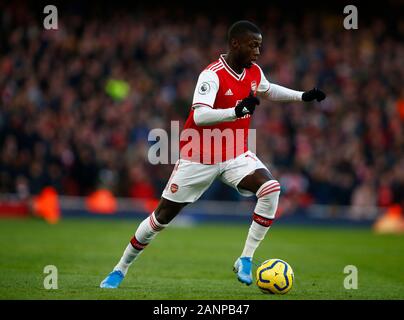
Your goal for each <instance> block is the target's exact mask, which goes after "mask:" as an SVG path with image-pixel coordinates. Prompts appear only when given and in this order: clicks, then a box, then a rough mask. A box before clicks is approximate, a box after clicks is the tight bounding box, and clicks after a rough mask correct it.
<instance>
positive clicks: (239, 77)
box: [220, 54, 245, 81]
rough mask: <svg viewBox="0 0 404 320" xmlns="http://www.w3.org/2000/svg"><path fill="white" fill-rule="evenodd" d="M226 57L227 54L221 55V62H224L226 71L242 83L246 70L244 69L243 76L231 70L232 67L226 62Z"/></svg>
mask: <svg viewBox="0 0 404 320" xmlns="http://www.w3.org/2000/svg"><path fill="white" fill-rule="evenodd" d="M225 56H226V55H225V54H221V55H220V61H222V63H223V65H224V68H225V69H226V71H227V72H228V73H229V74H230V75H231V76H232V77H233V78H235V79H236V80H238V81H241V80H243V79H244V76H245V68H244V69H243V72H242V73H241V74H238V73H237V72H236V71H234V70H233V69H232V68H230V66H229V65H228V64H227V62H226V60H225V59H224V57H225Z"/></svg>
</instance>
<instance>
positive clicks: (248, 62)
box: [100, 20, 325, 288]
mask: <svg viewBox="0 0 404 320" xmlns="http://www.w3.org/2000/svg"><path fill="white" fill-rule="evenodd" d="M261 44H262V35H261V31H260V30H259V28H258V27H257V26H256V25H255V24H253V23H251V22H249V21H244V20H243V21H238V22H236V23H234V24H233V25H232V26H231V27H230V28H229V31H228V52H227V53H226V54H222V55H220V57H219V59H218V60H216V61H215V62H213V63H211V64H210V65H209V66H208V67H206V69H205V70H203V71H202V72H201V74H200V75H199V79H198V82H197V85H196V88H195V91H194V97H193V103H192V107H191V111H190V114H189V117H188V119H187V121H186V123H185V125H184V128H183V131H182V133H181V138H180V159H179V160H178V161H177V163H176V165H175V167H174V169H173V172H172V174H171V177H170V179H169V181H168V183H167V186H166V188H165V190H164V191H163V194H162V197H161V200H160V202H159V204H158V206H157V208H156V209H155V210H154V212H153V213H151V215H150V216H149V217H148V218H147V219H145V220H143V221H142V222H141V223H140V225H139V227H138V228H137V230H136V232H135V234H134V236H133V237H132V238H131V240H130V243H129V244H128V246H127V247H126V249H125V251H124V253H123V255H122V257H121V259H120V261H119V262H118V264H117V265H116V266H115V267H114V268H113V271H112V272H111V273H110V274H109V275H108V276H107V277H106V278H105V279H104V280H103V281H102V282H101V284H100V287H101V288H117V287H118V286H119V284H120V283H121V282H122V280H123V278H124V277H125V275H126V273H127V271H128V268H129V266H130V265H131V264H132V263H133V261H134V260H135V259H136V258H138V257H139V255H140V254H141V253H142V252H143V250H144V249H145V247H146V246H147V245H148V244H149V243H150V242H151V241H152V240H153V239H154V238H155V237H156V235H157V234H158V233H159V232H160V231H162V230H163V229H164V228H165V227H166V226H167V225H168V224H169V223H170V221H171V220H172V219H173V218H174V217H175V216H176V215H177V214H178V213H179V212H180V211H181V209H182V208H184V207H185V206H186V205H187V204H189V203H193V202H195V201H196V200H198V199H199V198H200V197H201V196H202V194H203V193H204V192H205V191H206V190H207V189H208V188H209V186H210V185H211V183H212V182H213V181H214V180H215V179H216V178H218V179H220V180H221V181H223V182H224V183H226V184H228V185H230V186H232V187H234V188H235V189H236V190H237V191H238V192H240V194H242V195H245V196H251V195H255V196H256V197H257V204H256V206H255V209H254V212H252V222H251V226H250V228H249V231H248V235H247V239H246V241H245V245H244V248H243V250H242V252H241V255H240V257H238V258H237V259H236V261H235V263H234V266H233V270H234V271H235V273H236V274H237V278H238V280H239V281H240V282H242V283H245V284H247V285H250V284H251V283H252V258H253V255H254V252H255V250H256V249H257V247H258V246H259V244H260V242H261V241H262V240H263V239H264V237H265V235H266V233H267V231H268V229H269V227H270V226H271V224H272V222H273V220H274V217H275V213H276V210H277V206H278V199H279V194H280V184H279V182H278V181H277V180H276V179H275V178H274V177H273V176H272V174H271V172H270V171H269V170H268V169H267V167H266V166H265V165H264V164H263V163H262V162H261V161H260V160H259V159H258V157H257V156H256V155H255V154H254V153H252V152H251V151H249V150H248V146H247V140H248V139H247V137H248V128H249V125H250V120H251V116H252V115H253V113H254V111H255V108H256V106H257V105H259V104H260V100H259V97H260V98H264V99H269V100H272V101H285V102H287V101H313V100H317V101H321V100H323V99H324V98H325V94H324V93H323V92H322V91H320V90H318V89H316V88H314V89H312V90H309V91H305V92H303V91H295V90H291V89H288V88H285V87H282V86H280V85H277V84H274V83H269V81H268V80H267V79H266V78H265V75H264V74H263V71H262V70H261V68H260V67H259V66H258V65H257V64H256V63H255V62H256V60H257V59H258V57H259V55H260V48H261ZM206 132H208V133H210V135H205V133H206ZM212 132H213V133H214V134H213V135H212V134H211V133H212ZM195 133H197V135H195ZM218 134H219V140H217V139H216V140H215V138H217V135H218ZM222 134H223V135H224V137H225V139H224V140H225V141H224V143H219V142H222V137H223V136H222ZM195 136H196V137H197V138H195ZM240 137H241V138H240ZM186 138H193V139H186ZM212 139H213V140H214V143H212Z"/></svg>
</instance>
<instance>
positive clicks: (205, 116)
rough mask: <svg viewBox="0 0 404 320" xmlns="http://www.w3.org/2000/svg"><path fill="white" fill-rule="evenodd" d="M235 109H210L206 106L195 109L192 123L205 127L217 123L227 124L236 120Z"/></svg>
mask: <svg viewBox="0 0 404 320" xmlns="http://www.w3.org/2000/svg"><path fill="white" fill-rule="evenodd" d="M236 119H237V117H236V110H235V108H228V109H211V108H208V107H206V106H200V107H197V108H195V111H194V121H195V124H196V125H198V126H207V125H211V124H215V123H219V122H227V121H234V120H236Z"/></svg>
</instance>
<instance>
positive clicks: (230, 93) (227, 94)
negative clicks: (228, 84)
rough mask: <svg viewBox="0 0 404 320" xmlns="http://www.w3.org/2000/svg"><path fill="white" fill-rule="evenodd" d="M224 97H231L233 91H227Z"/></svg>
mask: <svg viewBox="0 0 404 320" xmlns="http://www.w3.org/2000/svg"><path fill="white" fill-rule="evenodd" d="M224 95H225V96H232V95H233V91H231V89H229V90H227V91H226V93H225V94H224Z"/></svg>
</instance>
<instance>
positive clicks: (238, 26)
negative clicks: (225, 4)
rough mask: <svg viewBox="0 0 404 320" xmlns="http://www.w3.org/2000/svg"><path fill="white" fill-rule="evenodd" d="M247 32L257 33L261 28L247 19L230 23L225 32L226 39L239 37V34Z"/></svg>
mask: <svg viewBox="0 0 404 320" xmlns="http://www.w3.org/2000/svg"><path fill="white" fill-rule="evenodd" d="M247 32H252V33H259V34H261V30H260V29H259V28H258V27H257V26H256V25H255V24H254V23H252V22H250V21H247V20H240V21H237V22H235V23H233V24H232V25H231V27H230V28H229V31H228V33H227V41H228V42H230V41H231V39H233V38H239V37H240V36H241V35H243V34H244V33H247Z"/></svg>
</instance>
